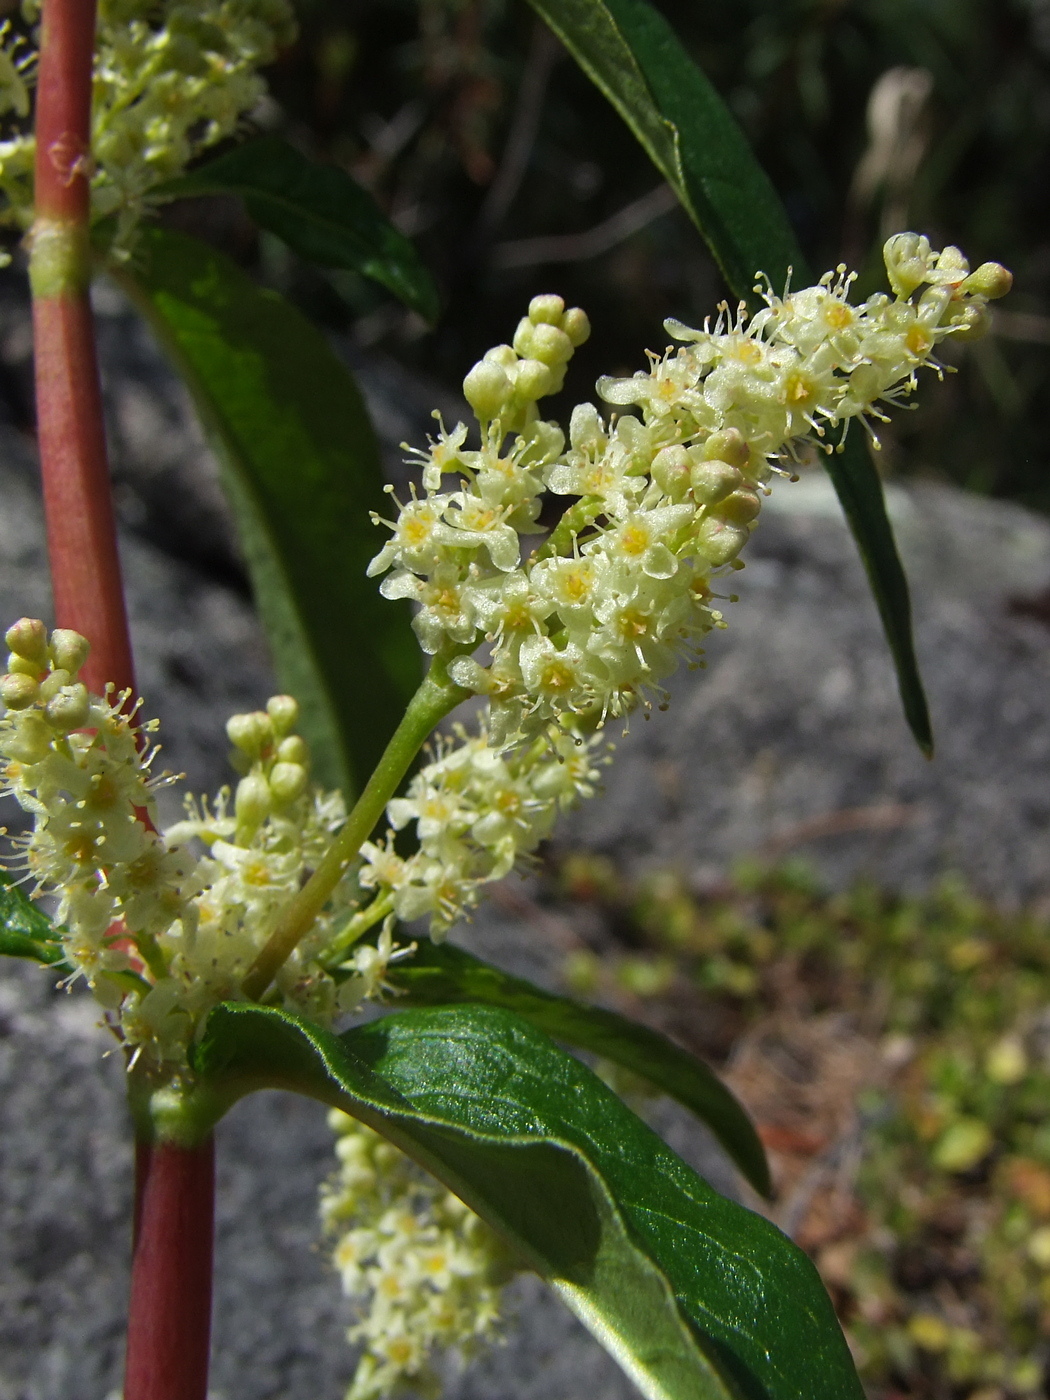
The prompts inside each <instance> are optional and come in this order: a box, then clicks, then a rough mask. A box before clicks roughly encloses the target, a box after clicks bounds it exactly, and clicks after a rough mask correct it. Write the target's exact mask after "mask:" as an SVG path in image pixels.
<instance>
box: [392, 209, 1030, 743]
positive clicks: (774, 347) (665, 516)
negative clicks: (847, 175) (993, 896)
mask: <svg viewBox="0 0 1050 1400" xmlns="http://www.w3.org/2000/svg"><path fill="white" fill-rule="evenodd" d="M885 259H886V266H887V270H888V273H889V276H890V281H891V285H892V287H893V289H894V292H895V295H894V296H893V297H890V296H887V295H886V294H882V293H880V294H877V295H875V296H872V297H869V298H868V300H867V301H866V302H864V303H863V304H862V305H859V306H854V305H852V304H851V303H850V301H849V290H850V287H851V284H852V280H853V279H852V277H851V276H847V275H846V273H845V269H844V268H841V267H840V268H839V269H838V270H837V271H836V272H829V273H827V274H826V275H825V276H824V277H822V278H821V279H820V281H819V282H818V283H817V285H816V286H814V287H808V288H806V289H804V290H802V291H799V292H794V293H790V292H786V293H785V294H784V295H783V296H782V297H780V296H776V295H774V294H773V292H772V290H771V289H770V288H769V287H768V286H767V287H765V288H764V289H763V288H759V290H760V291H762V292H763V296H764V299H765V302H766V305H765V306H764V307H763V309H762V310H760V311H759V312H758V314H757V315H756V316H754V317H753V318H752V319H751V320H750V321H748V320H747V318H746V316H745V314H744V311H743V309H741V310H740V311H739V312H738V314H737V316H736V317H735V318H734V319H730V317H729V313H728V308H723V309H722V312H721V313H720V315H719V317H718V319H717V321H716V323H715V325H714V326H713V327H712V326H711V325H710V324H707V325H705V327H704V329H703V330H691V329H689V328H688V327H686V326H683V325H681V324H680V323H678V322H668V323H667V329H668V332H669V333H670V334H671V335H672V336H673V337H674V338H675V339H676V340H678V341H680V342H684V344H683V345H682V347H681V348H679V349H676V350H675V349H672V350H668V351H667V352H665V354H664V355H662V356H659V357H657V356H651V357H650V367H649V369H648V370H647V371H642V372H639V373H638V374H636V375H634V376H633V377H632V378H627V379H612V378H607V379H603V380H601V381H599V384H598V391H599V393H600V395H601V396H602V398H603V399H604V400H605V401H606V402H607V403H609V404H612V405H614V406H615V407H616V408H618V409H628V410H633V411H632V412H629V413H626V414H623V415H622V416H620V417H618V418H617V417H615V416H613V417H612V418H611V419H609V420H608V421H607V420H605V419H603V418H602V416H601V415H600V414H599V412H598V410H597V409H596V408H595V407H594V406H593V405H591V404H581V405H580V406H579V407H577V408H576V409H575V410H574V411H573V414H572V417H571V420H570V424H569V442H568V445H567V446H566V444H565V441H564V436H563V434H562V432H561V430H560V429H559V427H558V426H557V424H555V423H548V422H544V421H542V420H541V419H540V418H539V412H538V409H537V408H536V399H538V398H539V397H540V396H541V395H542V394H545V393H548V392H551V391H553V389H555V388H557V387H559V386H560V383H561V375H562V373H563V369H564V365H565V364H566V363H567V362H568V358H569V356H570V355H571V353H572V350H573V348H574V346H575V345H576V344H579V343H580V341H581V340H582V338H583V337H584V336H585V334H586V332H587V323H586V318H585V317H584V316H583V313H582V312H578V311H575V310H573V311H566V310H565V309H564V305H563V303H562V302H561V300H560V298H558V297H553V296H543V297H536V298H534V299H533V301H532V303H531V304H530V307H529V314H528V316H527V317H526V318H525V319H524V320H523V321H522V322H521V323H520V325H519V326H518V330H517V332H516V333H515V337H514V344H513V346H499V347H497V348H496V349H495V350H492V351H489V353H488V354H487V355H486V356H485V357H484V359H482V360H481V361H480V362H479V363H478V364H477V365H475V366H474V368H473V369H472V370H471V371H470V373H469V374H468V375H467V378H466V380H465V382H464V391H465V393H466V396H467V399H468V401H469V402H470V404H471V406H472V408H473V409H474V413H475V416H476V418H477V420H478V425H479V428H480V434H481V447H480V449H479V450H468V448H467V446H466V443H467V428H466V426H465V425H464V424H462V423H461V424H459V425H457V427H456V428H455V429H454V430H453V431H452V432H451V433H450V432H446V431H445V429H444V427H442V429H441V432H440V434H439V436H438V439H437V441H432V442H431V443H430V445H429V450H427V451H425V452H421V453H419V454H418V455H419V456H420V457H422V460H423V468H424V470H423V491H424V494H423V495H422V496H418V495H416V494H415V493H413V496H412V499H411V500H410V501H408V502H407V503H406V504H405V505H404V506H402V507H401V510H400V514H399V516H398V518H397V520H396V521H394V522H388V523H390V528H391V530H392V538H391V539H390V540H389V542H388V543H387V544H386V545H385V546H384V548H383V549H382V550H381V551H380V553H379V554H378V555H377V556H376V558H375V559H374V560H373V561H372V564H371V567H370V572H371V573H373V574H378V573H384V572H386V571H387V570H390V572H389V574H388V576H387V577H386V579H385V580H384V582H383V584H382V591H383V593H384V594H385V596H387V597H397V598H401V597H407V598H410V599H412V600H413V601H414V602H415V603H416V604H417V605H418V611H417V613H416V616H415V620H414V625H415V628H416V632H417V634H418V636H419V638H420V641H421V643H422V645H423V647H424V649H425V650H426V651H428V652H431V653H442V654H444V655H445V656H447V657H450V658H451V659H450V663H449V666H448V674H449V675H450V676H451V678H452V679H453V680H455V681H456V682H457V683H458V684H460V685H462V686H464V687H465V688H466V689H468V690H471V691H473V692H475V693H477V694H479V695H484V696H486V697H487V698H488V701H489V720H488V728H489V733H490V734H491V736H492V741H493V743H494V744H496V745H497V746H500V745H503V744H506V743H508V742H512V741H516V740H521V739H531V738H532V737H533V736H535V735H536V734H538V733H541V732H543V731H544V730H545V729H546V728H547V727H548V726H549V725H550V724H551V723H552V722H560V723H564V724H569V725H580V724H583V725H585V726H586V725H593V724H595V723H598V724H601V723H603V722H604V720H605V719H606V717H607V716H608V715H625V714H627V713H628V712H629V711H630V710H631V709H632V708H634V707H635V706H636V705H637V704H638V703H639V701H641V700H647V698H648V696H649V695H650V694H651V693H652V692H653V690H654V688H657V687H658V686H659V684H660V682H662V681H663V680H664V679H665V678H666V677H667V676H669V675H670V674H671V672H672V671H673V670H674V669H675V667H676V666H677V664H678V662H679V660H680V659H681V658H682V656H683V655H687V654H689V653H693V654H696V652H697V650H698V643H699V642H700V640H701V639H702V638H703V637H704V635H705V634H706V633H707V632H709V631H710V630H711V629H712V628H714V627H719V626H723V625H724V623H723V619H722V617H721V614H720V612H719V611H718V610H717V609H716V608H715V607H714V606H713V600H714V594H713V591H712V586H711V581H712V577H713V576H714V575H715V574H716V573H717V572H718V571H720V570H723V569H725V568H726V566H732V567H740V565H739V562H738V560H737V556H738V554H739V553H740V550H741V549H742V548H743V546H744V544H745V542H746V541H747V539H748V536H749V534H750V531H751V530H752V529H753V528H754V526H755V523H756V521H757V518H758V515H759V511H760V508H761V503H762V497H763V495H764V494H765V493H766V492H767V491H768V483H769V482H770V479H771V477H772V476H773V475H774V473H780V474H788V473H789V472H790V469H791V467H792V465H793V464H794V463H795V462H796V461H797V460H798V454H799V453H800V451H801V450H802V447H803V446H804V444H806V443H807V442H808V443H810V444H816V445H823V440H824V438H825V435H826V434H827V432H828V429H829V428H834V427H836V426H838V427H840V428H841V429H842V432H843V433H844V432H845V428H846V426H847V425H848V423H849V421H850V420H851V419H853V418H859V419H861V421H862V422H865V423H866V421H867V419H868V418H872V417H873V418H879V417H882V416H883V411H882V408H881V407H880V404H882V403H891V402H893V401H895V400H898V399H900V398H903V397H905V396H906V395H908V394H910V393H911V392H912V390H913V389H914V388H915V384H916V371H917V370H918V369H919V368H921V367H923V366H932V367H933V368H935V369H937V370H938V371H939V370H940V369H941V368H942V367H941V366H939V365H938V363H937V361H936V360H935V359H934V351H935V349H936V347H937V345H938V344H939V343H940V342H941V341H942V340H944V338H945V337H946V336H949V335H962V336H964V337H966V336H971V335H973V334H975V333H978V332H979V330H980V329H981V326H982V324H983V322H984V319H985V317H986V307H987V301H988V299H989V298H991V297H996V296H1001V295H1003V294H1004V293H1005V292H1006V291H1007V290H1008V288H1009V285H1010V275H1009V273H1007V272H1006V271H1005V269H1003V268H1001V267H999V265H998V264H993V263H988V264H984V265H983V266H982V267H980V268H978V269H977V270H976V271H975V272H973V273H971V272H970V270H969V267H968V265H967V263H966V260H965V258H963V256H962V254H961V253H960V252H959V251H958V249H956V248H946V249H944V251H943V252H939V253H938V252H935V251H933V250H932V249H931V247H930V244H929V242H928V240H927V239H925V238H923V237H920V236H919V235H917V234H898V235H897V236H896V237H894V238H891V239H890V240H889V242H888V243H887V244H886V248H885ZM548 376H551V378H550V382H548ZM829 450H830V449H829ZM449 473H455V474H456V476H457V477H458V480H457V481H456V482H455V489H453V490H451V491H448V490H443V489H442V487H443V478H444V476H445V475H447V474H449ZM544 491H547V492H549V493H551V494H553V495H557V496H563V497H567V498H568V500H569V505H568V508H567V509H566V511H565V513H564V514H563V516H562V519H561V521H560V522H559V524H558V526H557V527H556V528H555V530H554V531H553V533H552V535H551V537H550V538H549V539H548V540H547V541H546V542H545V543H544V544H542V545H541V546H540V547H539V548H536V549H534V550H533V552H532V553H531V554H530V555H529V556H528V557H527V558H525V559H524V560H523V559H522V550H521V538H520V537H521V536H523V535H526V534H531V533H534V532H535V530H536V524H535V522H536V520H537V518H538V514H539V503H540V496H541V493H542V492H544ZM482 641H486V642H487V643H489V644H490V651H489V653H488V655H487V656H486V657H485V658H484V659H479V658H477V657H474V656H471V655H469V654H468V653H470V652H472V651H474V650H475V649H476V647H477V646H478V645H479V644H480V643H481V642H482Z"/></svg>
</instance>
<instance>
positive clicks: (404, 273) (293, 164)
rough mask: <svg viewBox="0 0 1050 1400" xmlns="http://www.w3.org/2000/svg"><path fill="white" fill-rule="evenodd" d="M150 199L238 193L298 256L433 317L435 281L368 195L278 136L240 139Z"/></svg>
mask: <svg viewBox="0 0 1050 1400" xmlns="http://www.w3.org/2000/svg"><path fill="white" fill-rule="evenodd" d="M152 194H153V196H154V197H158V198H161V199H180V198H183V197H186V196H190V195H208V194H232V195H238V196H239V197H240V198H241V199H242V200H243V201H244V205H245V208H246V209H247V210H248V213H249V214H250V215H251V216H252V218H253V219H254V220H255V222H256V223H257V224H259V225H260V226H261V227H262V228H265V229H268V230H269V231H270V232H271V233H275V234H276V235H277V237H278V238H280V239H282V240H283V241H284V242H285V243H287V244H288V246H289V248H291V249H292V250H293V252H296V253H298V254H299V256H300V257H301V258H305V259H306V260H307V261H308V262H312V263H318V264H319V265H320V266H321V267H337V268H348V269H350V270H352V271H354V272H360V273H363V274H364V276H366V277H371V278H372V279H373V281H375V282H379V283H381V284H382V286H384V287H386V289H387V290H388V291H390V292H393V294H394V296H396V297H398V298H400V300H401V301H403V302H404V303H405V305H406V306H409V307H411V308H412V309H413V310H414V311H418V312H419V313H420V315H422V316H424V317H425V318H426V319H427V320H428V321H434V320H435V319H436V318H437V313H438V294H437V288H436V287H435V285H434V279H433V278H432V277H431V275H430V273H429V272H428V271H427V269H426V267H425V266H424V265H423V263H422V262H421V261H420V258H419V254H418V253H417V252H416V250H415V248H414V247H413V245H412V244H411V243H410V242H409V240H408V239H407V238H406V237H405V235H404V234H403V233H401V232H399V231H398V229H396V228H395V227H394V225H393V224H392V223H391V222H390V220H389V219H388V218H387V217H386V215H385V214H383V212H382V210H381V209H380V208H379V206H378V205H377V204H376V202H375V200H374V199H373V198H372V196H371V195H370V194H369V193H368V192H367V191H366V190H363V189H362V188H361V186H360V185H359V184H358V183H357V182H356V180H354V179H352V177H351V176H350V175H348V174H347V172H346V171H345V170H343V169H341V168H340V167H339V166H337V165H327V164H326V165H322V164H320V163H319V162H318V161H313V160H309V159H308V158H307V157H306V156H304V155H303V154H302V153H301V152H299V151H297V150H296V149H295V147H294V146H290V145H289V144H288V142H287V141H282V140H281V139H280V137H278V136H262V137H259V138H258V139H257V140H254V141H247V142H245V144H244V145H243V146H238V147H236V148H235V149H234V150H232V151H228V152H227V153H226V154H225V155H222V156H219V157H218V159H216V160H211V161H208V163H207V164H206V165H200V166H198V167H197V169H196V170H192V171H190V173H189V174H188V175H183V176H181V177H180V178H179V179H177V180H171V181H169V182H168V183H167V184H165V185H162V186H160V187H159V188H158V189H156V190H154V191H153V192H152Z"/></svg>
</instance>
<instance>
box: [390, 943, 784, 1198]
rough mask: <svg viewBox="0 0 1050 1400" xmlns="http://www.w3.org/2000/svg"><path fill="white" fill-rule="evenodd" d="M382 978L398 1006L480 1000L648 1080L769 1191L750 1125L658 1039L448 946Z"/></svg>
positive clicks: (711, 1079)
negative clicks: (397, 998) (399, 1002)
mask: <svg viewBox="0 0 1050 1400" xmlns="http://www.w3.org/2000/svg"><path fill="white" fill-rule="evenodd" d="M388 980H389V982H390V983H391V985H392V986H393V987H395V988H396V989H397V991H398V992H400V993H401V1000H402V1002H403V1003H404V1004H407V1005H414V1006H442V1005H451V1004H454V1003H462V1002H481V1003H483V1004H484V1005H486V1006H502V1007H504V1008H505V1009H506V1010H508V1011H514V1012H516V1013H517V1014H518V1015H519V1016H523V1017H524V1018H525V1020H526V1021H529V1022H531V1024H532V1025H534V1026H538V1027H539V1029H540V1030H542V1031H546V1033H547V1034H548V1035H549V1036H553V1037H554V1039H555V1040H561V1041H565V1043H566V1044H568V1045H577V1046H579V1047H580V1048H581V1049H584V1050H591V1051H593V1052H594V1053H595V1054H596V1055H603V1056H604V1057H605V1058H606V1059H607V1060H612V1061H613V1062H614V1063H615V1064H618V1065H622V1066H623V1067H624V1068H625V1069H629V1070H631V1072H632V1073H634V1074H639V1075H641V1076H642V1077H643V1078H644V1079H647V1080H649V1082H650V1083H651V1084H654V1085H655V1086H656V1087H657V1088H658V1089H662V1090H663V1092H664V1093H666V1094H670V1095H671V1097H672V1098H675V1099H677V1100H678V1102H679V1103H681V1104H684V1105H685V1107H686V1108H688V1109H691V1110H692V1112H693V1113H695V1114H696V1116H697V1117H698V1118H699V1119H701V1121H702V1122H704V1123H706V1124H707V1126H708V1127H709V1128H710V1129H711V1131H712V1132H713V1133H714V1134H715V1136H716V1137H717V1138H718V1140H719V1142H720V1143H721V1144H722V1146H723V1147H724V1148H725V1150H726V1151H727V1152H728V1153H729V1155H730V1156H731V1157H732V1159H733V1161H734V1162H736V1164H737V1166H738V1167H739V1168H740V1170H741V1171H742V1172H743V1173H744V1175H745V1176H746V1177H747V1179H748V1181H750V1183H751V1185H752V1186H753V1187H754V1188H755V1190H756V1191H759V1192H761V1193H762V1194H763V1195H765V1196H768V1195H769V1194H770V1190H771V1183H770V1180H769V1165H768V1163H767V1161H766V1154H765V1151H764V1149H763V1147H762V1143H761V1142H760V1140H759V1137H758V1134H757V1133H756V1132H755V1130H754V1128H753V1127H752V1124H751V1120H750V1118H748V1116H747V1114H746V1113H745V1111H744V1110H743V1108H741V1106H740V1104H739V1103H738V1102H737V1100H736V1099H735V1098H734V1097H733V1095H732V1094H731V1093H730V1092H729V1090H728V1089H727V1088H726V1086H725V1085H724V1084H723V1083H722V1081H721V1080H720V1079H719V1078H718V1076H717V1075H716V1074H714V1072H713V1071H712V1070H710V1069H709V1068H708V1067H707V1065H705V1064H704V1062H703V1061H702V1060H698V1059H697V1058H696V1057H695V1056H694V1055H690V1054H689V1052H688V1051H686V1050H682V1049H681V1048H680V1047H679V1046H677V1045H675V1044H673V1042H672V1041H670V1040H668V1039H667V1038H666V1037H665V1036H662V1035H659V1034H658V1033H657V1032H656V1031H653V1030H650V1029H649V1027H648V1026H640V1025H638V1024H637V1023H636V1022H635V1021H629V1020H628V1019H627V1018H626V1016H618V1015H617V1014H616V1013H615V1012H614V1011H604V1010H602V1009H601V1008H600V1007H597V1006H586V1005H584V1003H583V1002H579V1001H573V1000H572V999H571V998H570V997H559V996H554V995H553V994H552V993H550V992H545V991H542V990H541V989H540V988H539V987H534V986H533V985H532V983H531V982H526V981H525V980H524V979H523V978H521V977H511V976H510V975H509V974H508V973H506V972H501V971H500V970H499V968H497V967H491V966H490V965H489V964H488V963H485V962H482V961H481V959H480V958H475V957H474V956H473V955H472V954H471V953H468V952H466V951H465V950H464V949H462V948H456V947H454V946H453V945H452V944H451V943H440V944H438V943H432V942H431V941H430V940H429V939H421V940H420V941H419V944H418V947H417V949H416V951H415V953H414V954H413V955H412V957H411V958H408V959H406V960H405V961H404V962H400V963H397V964H395V965H393V966H391V968H390V970H389V973H388Z"/></svg>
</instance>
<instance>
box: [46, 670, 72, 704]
mask: <svg viewBox="0 0 1050 1400" xmlns="http://www.w3.org/2000/svg"><path fill="white" fill-rule="evenodd" d="M70 680H71V677H70V674H69V672H68V671H63V670H61V669H59V670H57V671H52V672H51V673H50V674H49V675H47V676H45V677H44V679H43V680H42V681H41V682H40V698H41V700H43V701H45V702H46V701H48V700H50V699H51V697H52V696H53V695H57V694H58V692H59V691H60V690H61V689H62V687H63V686H66V685H68V684H69V682H70Z"/></svg>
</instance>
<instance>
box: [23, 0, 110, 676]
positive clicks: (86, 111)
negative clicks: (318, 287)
mask: <svg viewBox="0 0 1050 1400" xmlns="http://www.w3.org/2000/svg"><path fill="white" fill-rule="evenodd" d="M94 40H95V3H94V0H44V7H43V15H42V35H41V46H40V71H39V77H38V83H37V107H36V136H37V153H36V172H35V199H36V223H35V225H34V228H33V233H32V236H31V257H32V264H31V265H32V267H33V269H34V293H35V295H34V298H33V332H34V339H35V355H36V399H37V431H38V438H39V444H40V469H41V474H42V477H43V483H44V507H45V511H46V516H47V542H48V553H49V556H50V561H51V579H52V585H53V588H54V600H55V617H56V621H57V623H58V625H59V626H60V627H72V628H74V629H75V630H76V631H77V632H82V633H83V634H84V636H86V637H87V638H88V639H89V641H90V642H91V656H90V657H89V659H88V663H87V665H86V666H85V668H84V673H83V674H84V680H85V681H86V683H87V684H88V685H89V686H90V687H91V689H93V690H101V688H102V687H103V686H104V685H105V683H106V682H107V681H112V682H114V684H115V685H116V686H117V688H118V689H120V690H123V689H125V688H131V689H134V672H133V669H132V659H131V644H130V640H129V637H128V624H127V615H126V611H125V606H124V591H123V587H122V585H121V577H120V560H119V556H118V554H117V532H116V524H115V520H114V514H113V497H112V492H111V489H110V482H109V468H108V465H107V461H106V437H105V427H104V423H103V417H102V395H101V391H100V387H99V377H98V363H97V359H96V354H95V335H94V326H93V322H92V316H91V304H90V302H89V300H88V265H87V261H88V252H87V240H88V226H89V197H90V187H89V176H90V170H91V164H90V160H91V157H90V134H91V66H92V53H93V51H94ZM63 240H64V241H63ZM58 245H61V246H62V247H63V248H68V249H69V250H72V253H70V254H69V255H68V256H65V258H64V261H63V260H62V259H57V260H56V258H55V257H54V256H52V257H51V260H50V263H49V262H48V258H47V257H46V256H45V253H46V252H47V251H48V249H49V248H54V247H56V246H58ZM56 267H57V271H56ZM38 274H39V275H38Z"/></svg>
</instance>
